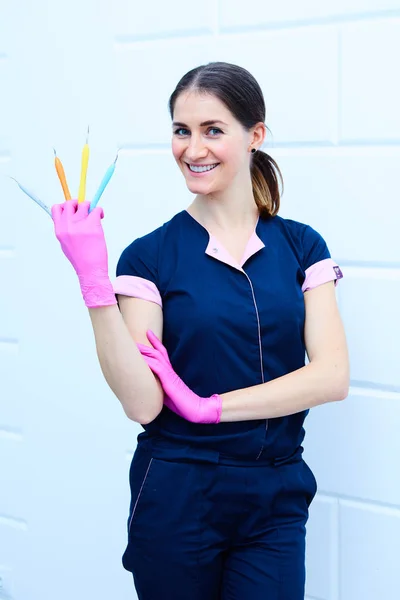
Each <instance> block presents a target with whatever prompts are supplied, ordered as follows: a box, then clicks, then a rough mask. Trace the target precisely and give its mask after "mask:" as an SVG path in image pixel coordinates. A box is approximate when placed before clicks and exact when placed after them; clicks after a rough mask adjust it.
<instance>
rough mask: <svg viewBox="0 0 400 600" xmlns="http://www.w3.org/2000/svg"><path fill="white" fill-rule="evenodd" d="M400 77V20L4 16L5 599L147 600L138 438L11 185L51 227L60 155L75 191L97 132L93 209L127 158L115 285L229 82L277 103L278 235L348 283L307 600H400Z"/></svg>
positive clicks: (149, 13)
mask: <svg viewBox="0 0 400 600" xmlns="http://www.w3.org/2000/svg"><path fill="white" fill-rule="evenodd" d="M399 56H400V1H399V0H346V1H344V0H336V1H335V2H333V0H326V1H324V2H321V1H320V2H317V1H316V0H304V1H303V2H298V1H295V0H280V2H272V1H270V0H253V1H252V2H251V3H248V2H244V1H243V0H204V1H203V2H202V3H201V5H199V4H198V3H197V4H196V3H194V4H193V3H188V2H186V1H183V0H169V2H164V1H162V0H157V1H149V2H136V1H134V0H114V2H111V1H110V0H108V1H107V0H97V1H95V0H85V2H82V3H81V2H78V0H70V2H59V1H58V2H54V1H51V0H36V1H35V3H30V2H28V0H21V1H20V2H12V1H11V0H0V207H1V219H0V281H1V282H2V286H1V294H0V462H1V471H0V473H1V480H0V577H1V581H2V586H3V590H2V591H1V592H0V598H2V597H5V598H8V597H10V598H12V599H15V600H55V599H57V600H71V599H72V598H73V599H74V600H87V599H88V598H96V600H109V599H110V598H113V599H114V598H118V600H125V599H126V600H128V598H133V597H134V592H133V587H132V582H131V578H130V576H129V575H128V574H127V573H126V572H124V571H123V569H122V566H121V563H120V558H121V554H122V551H123V549H124V544H125V521H126V518H127V511H128V504H129V492H128V480H127V477H128V467H129V459H130V456H131V453H132V451H133V449H134V447H135V439H136V435H137V433H139V431H140V427H139V426H137V425H135V424H134V423H132V422H129V421H128V420H127V419H126V418H125V416H124V414H123V412H122V409H121V408H120V406H119V403H118V401H117V400H116V399H115V397H114V396H113V394H112V392H111V391H110V390H109V389H108V387H107V384H106V383H105V381H104V380H103V378H102V375H101V372H100V368H99V366H98V364H97V359H96V356H95V348H94V341H93V335H92V332H91V327H90V323H89V319H88V316H87V313H86V310H85V308H84V306H83V304H82V300H81V297H80V292H79V287H78V284H77V281H76V277H75V274H74V273H73V271H72V269H71V267H70V265H69V264H68V263H67V261H66V260H65V259H64V257H63V256H62V254H61V251H60V249H59V246H58V242H57V241H56V240H55V238H54V236H53V234H52V223H51V220H50V219H49V218H48V217H47V216H46V215H45V213H43V212H42V211H41V210H40V209H39V208H38V207H37V206H36V205H35V204H34V203H33V202H31V201H30V200H29V199H28V198H26V197H25V196H24V195H23V194H22V193H21V192H20V191H19V190H18V188H17V187H16V185H15V184H14V183H13V182H12V181H11V180H10V179H8V178H6V177H3V175H15V176H17V177H18V178H19V179H20V181H21V183H25V185H27V186H28V187H31V188H33V189H34V190H35V191H36V193H37V194H38V195H39V196H40V197H41V198H42V199H43V200H44V201H45V202H47V203H48V204H49V205H51V204H52V203H54V202H60V201H62V197H61V194H60V188H59V184H58V181H57V178H56V176H55V170H54V166H53V150H52V147H53V146H55V147H56V148H57V151H58V154H59V156H60V157H61V159H62V160H63V163H64V166H65V169H66V172H67V176H68V179H69V181H70V183H71V187H72V189H73V190H74V189H76V190H77V186H78V178H79V168H80V151H81V148H82V145H83V143H84V138H85V133H86V128H87V125H88V124H90V128H91V134H90V146H91V158H90V170H89V180H88V194H89V195H91V194H92V193H93V192H94V190H95V187H96V185H97V184H98V182H99V179H100V178H101V176H102V174H103V172H104V171H105V169H106V168H107V166H108V165H109V164H110V163H111V162H112V160H114V157H115V152H116V150H117V148H118V147H122V150H121V152H120V157H119V161H118V163H117V170H116V173H115V175H114V178H113V180H112V182H111V184H110V186H109V188H108V189H107V192H106V193H105V195H104V197H103V200H102V205H103V206H104V209H105V214H106V218H105V219H104V228H105V230H106V235H107V242H108V247H109V256H110V271H111V273H112V274H113V273H114V269H115V264H116V261H117V259H118V256H119V253H120V252H121V250H122V249H123V248H124V247H125V246H126V245H127V244H128V243H129V242H130V241H131V240H132V239H133V238H135V237H137V236H138V235H142V234H144V233H146V232H148V231H150V230H151V229H153V228H155V227H157V226H158V225H159V224H161V223H162V222H164V221H165V220H167V219H168V218H169V217H170V216H172V215H173V214H174V213H175V212H177V211H178V210H181V209H182V208H183V207H185V206H186V205H187V204H188V203H189V201H190V198H189V196H188V192H187V191H186V188H185V186H184V183H183V181H182V180H181V176H180V173H179V172H178V170H177V169H176V167H175V165H174V163H173V160H172V158H171V155H170V150H169V141H170V122H169V116H168V111H167V100H168V97H169V94H170V93H171V92H172V90H173V88H174V86H175V84H176V82H177V80H178V79H179V78H180V77H181V75H183V74H184V73H185V72H186V71H187V70H188V69H190V68H192V67H193V66H197V65H198V64H202V63H204V62H207V61H210V60H227V61H229V62H236V63H238V64H240V65H242V66H244V67H247V68H248V69H249V70H250V71H251V72H252V73H253V74H254V75H255V76H256V77H257V78H258V80H259V81H260V83H261V85H262V87H263V90H264V93H265V97H266V103H267V124H268V126H269V128H270V129H271V131H272V137H271V138H270V139H269V140H268V144H267V146H268V147H269V150H268V151H269V152H270V153H271V154H272V155H273V156H274V158H276V160H277V161H278V163H279V165H280V167H281V169H282V171H283V175H284V178H285V183H286V187H285V193H284V196H283V201H282V211H281V214H282V216H287V217H290V218H294V219H298V220H300V221H303V222H307V223H310V224H311V225H312V226H313V227H315V228H316V229H317V230H319V231H320V232H321V233H322V234H323V236H324V237H325V238H326V240H327V242H328V245H329V247H330V250H331V253H332V255H333V257H334V258H335V259H336V260H337V261H338V262H339V263H340V264H341V266H342V268H343V271H344V274H345V278H344V280H343V281H341V283H340V286H339V287H338V298H339V302H340V309H341V313H342V315H343V319H344V322H345V326H346V331H347V335H348V341H349V346H350V352H351V367H352V385H351V391H350V395H349V398H348V400H347V401H345V402H343V403H339V404H335V405H330V406H325V407H319V408H316V409H314V410H313V411H312V412H311V414H310V416H309V418H308V421H307V440H306V458H307V460H308V462H309V463H310V465H311V467H312V468H313V469H314V472H315V474H316V476H317V479H318V483H319V492H318V495H317V497H316V499H315V501H314V503H313V505H312V508H311V516H310V521H309V526H308V531H309V537H308V565H307V566H308V584H307V594H308V599H309V600H383V599H384V600H398V598H399V597H400V592H399V584H398V581H399V578H398V565H399V562H400V541H399V540H400V468H399V457H400V436H399V434H398V430H399V426H400V368H399V364H400V360H399V359H400V341H399V340H400V320H399V298H400V237H399V234H398V230H399V224H400V194H399V178H400V177H399V174H400V169H399V164H400V163H399V158H400V116H399V115H400V112H399V106H400V84H399V77H398V64H399ZM0 589H1V588H0ZM1 594H3V596H2V595H1ZM205 600H206V599H205Z"/></svg>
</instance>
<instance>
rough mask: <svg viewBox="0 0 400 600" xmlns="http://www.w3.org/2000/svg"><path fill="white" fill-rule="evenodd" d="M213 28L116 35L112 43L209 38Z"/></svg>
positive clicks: (121, 45) (124, 44) (129, 43)
mask: <svg viewBox="0 0 400 600" xmlns="http://www.w3.org/2000/svg"><path fill="white" fill-rule="evenodd" d="M213 33H214V32H213V29H212V28H211V29H210V28H207V27H201V28H199V29H186V30H183V31H179V30H177V31H166V32H163V33H160V34H144V35H134V34H126V35H116V36H115V37H114V44H115V45H116V46H118V47H125V46H131V45H133V44H142V43H152V42H166V41H177V40H188V39H190V40H193V39H196V38H207V37H208V38H209V37H210V36H212V35H213Z"/></svg>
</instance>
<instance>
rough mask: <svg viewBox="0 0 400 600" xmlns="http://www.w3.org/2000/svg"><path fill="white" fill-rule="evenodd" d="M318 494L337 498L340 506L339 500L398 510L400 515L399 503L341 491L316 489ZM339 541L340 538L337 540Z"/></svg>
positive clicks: (369, 506)
mask: <svg viewBox="0 0 400 600" xmlns="http://www.w3.org/2000/svg"><path fill="white" fill-rule="evenodd" d="M318 496H322V497H323V498H326V499H329V500H337V502H338V506H339V507H340V503H341V501H343V502H344V503H354V504H357V505H362V506H363V507H365V508H372V509H375V508H387V509H388V510H391V511H395V512H396V513H397V512H398V513H399V515H400V504H392V503H390V502H382V501H381V500H371V499H368V498H361V497H358V496H349V495H346V494H343V493H340V494H339V493H337V492H331V491H329V492H328V491H325V490H323V489H320V490H318ZM339 541H340V540H339Z"/></svg>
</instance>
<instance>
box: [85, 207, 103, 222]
mask: <svg viewBox="0 0 400 600" xmlns="http://www.w3.org/2000/svg"><path fill="white" fill-rule="evenodd" d="M89 208H90V203H89ZM88 218H89V219H91V220H92V221H95V222H96V223H100V221H101V219H104V210H103V209H102V207H101V206H96V207H95V208H94V209H93V210H92V211H91V212H90V213H89V217H88Z"/></svg>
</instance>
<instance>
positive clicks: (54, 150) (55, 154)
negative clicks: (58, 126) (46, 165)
mask: <svg viewBox="0 0 400 600" xmlns="http://www.w3.org/2000/svg"><path fill="white" fill-rule="evenodd" d="M53 152H54V156H57V152H56V149H55V148H53Z"/></svg>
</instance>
